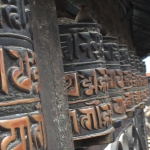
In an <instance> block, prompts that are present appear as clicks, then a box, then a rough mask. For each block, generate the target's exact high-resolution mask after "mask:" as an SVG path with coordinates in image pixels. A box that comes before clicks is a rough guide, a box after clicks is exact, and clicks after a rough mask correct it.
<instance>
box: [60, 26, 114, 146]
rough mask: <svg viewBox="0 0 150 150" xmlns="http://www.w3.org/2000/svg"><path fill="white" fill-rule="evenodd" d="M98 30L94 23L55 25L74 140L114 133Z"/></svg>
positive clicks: (106, 76)
mask: <svg viewBox="0 0 150 150" xmlns="http://www.w3.org/2000/svg"><path fill="white" fill-rule="evenodd" d="M100 28H101V26H100V25H99V24H96V23H77V24H67V25H60V26H59V31H60V41H61V48H62V54H63V63H64V70H65V79H66V90H67V95H68V100H69V109H70V118H71V121H72V131H73V140H74V141H78V140H85V139H88V138H92V139H93V138H97V137H101V136H104V135H109V134H111V133H112V132H113V131H114V128H113V126H112V111H111V103H110V101H109V95H108V75H107V70H106V65H105V60H104V56H103V52H102V35H101V34H100ZM95 141H96V140H95ZM107 142H108V143H109V142H110V140H107V141H106V143H107ZM96 144H97V143H96ZM86 145H87V144H86Z"/></svg>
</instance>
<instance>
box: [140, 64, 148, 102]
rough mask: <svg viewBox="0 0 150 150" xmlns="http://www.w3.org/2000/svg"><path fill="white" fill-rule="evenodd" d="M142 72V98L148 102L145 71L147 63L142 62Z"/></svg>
mask: <svg viewBox="0 0 150 150" xmlns="http://www.w3.org/2000/svg"><path fill="white" fill-rule="evenodd" d="M140 74H141V84H140V88H141V99H142V100H143V101H144V102H146V101H147V100H148V97H147V85H146V84H147V83H146V73H145V63H144V62H142V61H141V62H140Z"/></svg>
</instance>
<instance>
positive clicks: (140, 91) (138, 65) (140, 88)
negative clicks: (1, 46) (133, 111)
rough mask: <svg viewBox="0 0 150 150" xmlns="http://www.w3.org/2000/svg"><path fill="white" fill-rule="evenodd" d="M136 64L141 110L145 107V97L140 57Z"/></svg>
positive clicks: (137, 57) (136, 58)
mask: <svg viewBox="0 0 150 150" xmlns="http://www.w3.org/2000/svg"><path fill="white" fill-rule="evenodd" d="M135 63H136V75H137V81H136V86H137V91H138V93H139V94H138V99H139V105H140V107H139V108H143V107H144V104H145V103H144V101H143V100H144V97H143V91H142V75H141V73H142V72H141V65H140V59H139V56H135Z"/></svg>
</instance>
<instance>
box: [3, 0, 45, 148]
mask: <svg viewBox="0 0 150 150" xmlns="http://www.w3.org/2000/svg"><path fill="white" fill-rule="evenodd" d="M0 3H1V9H0V18H1V24H0V112H1V113H0V127H1V128H0V133H1V139H0V141H1V142H0V149H1V150H6V149H16V150H27V149H28V150H33V149H35V150H39V149H43V150H46V149H47V142H46V132H45V126H44V119H43V114H42V107H41V100H40V94H39V92H40V91H39V75H38V68H37V65H36V54H35V53H34V49H33V41H32V33H31V24H30V23H31V22H30V13H29V12H30V10H29V2H28V1H26V0H19V1H17V0H13V1H9V0H1V1H0Z"/></svg>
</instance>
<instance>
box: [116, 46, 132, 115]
mask: <svg viewBox="0 0 150 150" xmlns="http://www.w3.org/2000/svg"><path fill="white" fill-rule="evenodd" d="M119 52H120V66H121V70H122V73H123V82H124V87H123V90H124V99H125V104H126V114H127V116H128V117H133V111H134V110H135V108H134V99H133V92H132V74H131V65H130V59H129V53H128V49H127V45H119Z"/></svg>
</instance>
